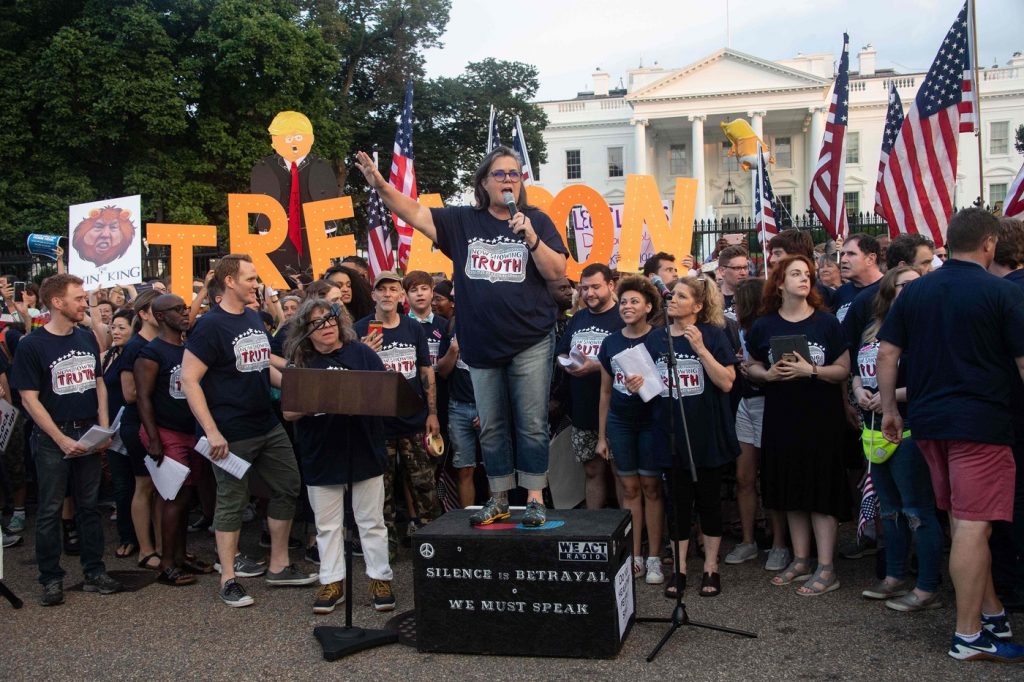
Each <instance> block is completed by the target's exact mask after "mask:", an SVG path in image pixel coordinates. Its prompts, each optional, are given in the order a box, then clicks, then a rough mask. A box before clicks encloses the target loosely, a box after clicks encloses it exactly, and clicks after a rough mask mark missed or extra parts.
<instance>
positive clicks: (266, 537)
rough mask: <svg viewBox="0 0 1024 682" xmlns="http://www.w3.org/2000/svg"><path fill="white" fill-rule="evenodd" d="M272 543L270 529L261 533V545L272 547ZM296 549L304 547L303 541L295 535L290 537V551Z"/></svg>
mask: <svg viewBox="0 0 1024 682" xmlns="http://www.w3.org/2000/svg"><path fill="white" fill-rule="evenodd" d="M270 544H271V543H270V532H269V531H263V532H262V533H260V547H263V548H267V547H270ZM296 549H302V543H301V542H299V541H298V540H296V539H295V538H293V537H289V538H288V550H289V551H294V550H296Z"/></svg>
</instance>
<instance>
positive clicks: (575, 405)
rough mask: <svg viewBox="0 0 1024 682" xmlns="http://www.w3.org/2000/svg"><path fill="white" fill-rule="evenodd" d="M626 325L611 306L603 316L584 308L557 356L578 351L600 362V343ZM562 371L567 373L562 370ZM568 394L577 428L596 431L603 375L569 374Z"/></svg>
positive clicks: (565, 335)
mask: <svg viewBox="0 0 1024 682" xmlns="http://www.w3.org/2000/svg"><path fill="white" fill-rule="evenodd" d="M625 326H626V325H625V323H624V322H623V321H622V316H621V315H619V307H618V306H612V307H611V308H609V309H608V310H606V311H605V312H603V313H597V314H595V313H592V312H590V310H588V309H586V308H584V309H582V310H580V311H579V312H577V313H576V314H575V315H573V316H572V319H571V320H570V321H569V328H568V329H567V330H566V333H565V334H564V335H563V336H562V339H561V341H559V343H558V348H557V349H556V350H555V355H569V352H570V351H571V350H573V349H575V350H576V351H577V352H579V353H581V354H583V355H585V356H586V358H587V359H588V360H593V361H594V362H598V357H597V354H598V351H599V350H601V342H602V341H604V340H605V337H607V336H608V335H609V334H611V333H613V332H617V331H619V330H620V329H622V328H623V327H625ZM559 371H565V370H563V369H560V370H559ZM569 394H570V395H571V396H572V402H571V403H570V410H569V418H570V419H571V420H572V423H573V426H575V427H576V428H577V429H586V430H588V431H596V430H597V412H598V407H599V406H600V401H601V373H600V372H592V373H590V374H588V375H587V376H585V377H574V376H572V375H569Z"/></svg>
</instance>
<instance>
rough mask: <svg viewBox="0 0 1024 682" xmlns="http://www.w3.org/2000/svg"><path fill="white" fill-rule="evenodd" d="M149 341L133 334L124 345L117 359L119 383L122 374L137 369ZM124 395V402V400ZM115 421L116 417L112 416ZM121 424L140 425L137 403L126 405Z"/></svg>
mask: <svg viewBox="0 0 1024 682" xmlns="http://www.w3.org/2000/svg"><path fill="white" fill-rule="evenodd" d="M147 343H149V341H148V340H147V339H146V338H145V337H143V336H142V334H138V333H136V334H132V337H131V338H130V339H128V341H127V343H125V344H124V350H123V351H121V357H119V358H118V359H117V376H118V381H120V380H121V374H122V373H123V372H128V373H129V374H131V373H132V372H133V371H134V369H135V359H136V358H138V357H139V351H140V350H142V349H143V348H145V347H146V344H147ZM123 399H124V398H123V393H122V400H123ZM110 418H111V419H113V418H114V415H110ZM121 422H122V423H126V424H139V408H138V406H136V405H135V403H125V406H124V414H122V415H121Z"/></svg>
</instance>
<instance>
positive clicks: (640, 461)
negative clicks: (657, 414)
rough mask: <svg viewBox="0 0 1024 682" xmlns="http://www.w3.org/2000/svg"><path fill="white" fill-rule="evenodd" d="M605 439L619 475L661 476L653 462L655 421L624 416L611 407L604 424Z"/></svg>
mask: <svg viewBox="0 0 1024 682" xmlns="http://www.w3.org/2000/svg"><path fill="white" fill-rule="evenodd" d="M605 440H606V441H607V442H608V449H609V450H611V451H612V462H613V463H614V464H615V471H617V472H618V474H619V476H637V475H639V476H653V477H655V478H660V477H661V470H660V469H659V468H658V467H657V466H656V465H655V462H654V424H653V423H652V422H650V421H637V420H635V419H624V418H622V417H620V416H619V415H617V414H615V413H614V412H612V411H611V410H609V411H608V420H607V422H606V424H605Z"/></svg>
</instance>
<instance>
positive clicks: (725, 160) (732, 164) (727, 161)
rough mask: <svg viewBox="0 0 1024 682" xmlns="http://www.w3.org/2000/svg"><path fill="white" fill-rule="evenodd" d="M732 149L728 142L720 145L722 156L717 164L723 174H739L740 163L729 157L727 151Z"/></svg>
mask: <svg viewBox="0 0 1024 682" xmlns="http://www.w3.org/2000/svg"><path fill="white" fill-rule="evenodd" d="M730 148H732V144H730V143H729V141H728V140H726V141H725V142H723V143H722V156H721V158H720V160H719V163H720V165H721V167H722V171H723V172H729V171H732V172H734V173H737V172H739V170H740V163H739V160H738V159H737V158H736V157H735V156H729V149H730Z"/></svg>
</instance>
